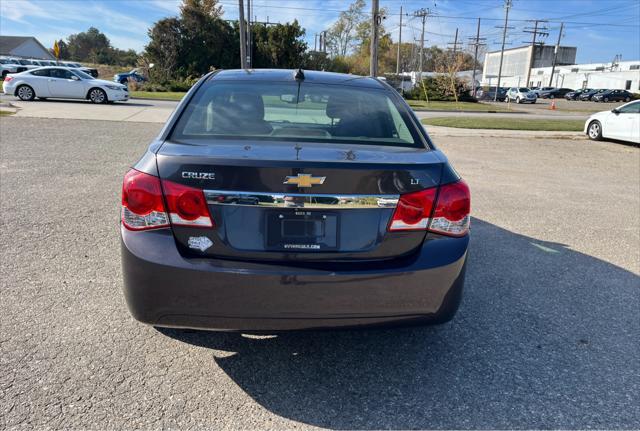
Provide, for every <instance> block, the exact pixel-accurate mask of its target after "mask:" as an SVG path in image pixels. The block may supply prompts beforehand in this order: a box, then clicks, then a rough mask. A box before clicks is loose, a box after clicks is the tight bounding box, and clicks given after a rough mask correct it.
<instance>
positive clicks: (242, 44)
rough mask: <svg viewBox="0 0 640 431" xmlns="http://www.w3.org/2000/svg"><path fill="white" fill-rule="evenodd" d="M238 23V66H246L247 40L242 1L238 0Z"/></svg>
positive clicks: (243, 67) (242, 67)
mask: <svg viewBox="0 0 640 431" xmlns="http://www.w3.org/2000/svg"><path fill="white" fill-rule="evenodd" d="M238 23H239V25H240V68H241V69H246V68H247V41H246V39H245V37H246V35H247V34H246V30H245V28H244V3H243V1H242V0H238Z"/></svg>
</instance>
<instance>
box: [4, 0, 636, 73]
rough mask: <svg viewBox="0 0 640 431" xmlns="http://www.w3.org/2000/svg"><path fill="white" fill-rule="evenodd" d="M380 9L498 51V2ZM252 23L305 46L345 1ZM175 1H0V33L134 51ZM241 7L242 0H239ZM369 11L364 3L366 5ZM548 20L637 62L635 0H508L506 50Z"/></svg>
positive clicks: (596, 51)
mask: <svg viewBox="0 0 640 431" xmlns="http://www.w3.org/2000/svg"><path fill="white" fill-rule="evenodd" d="M379 1H380V7H381V8H385V9H386V11H387V15H386V18H385V20H384V25H385V27H386V29H387V31H389V32H390V33H391V36H392V39H394V41H395V40H397V38H398V35H399V29H400V25H399V20H400V7H402V8H403V13H404V14H405V15H404V17H403V26H402V40H403V41H411V40H412V39H415V40H417V41H419V39H420V32H421V26H422V23H421V20H420V18H417V17H414V16H413V12H414V11H416V10H418V9H420V8H428V9H429V11H430V15H429V17H428V18H427V20H426V30H425V46H432V45H437V46H440V47H446V46H447V44H448V43H450V42H453V40H454V35H455V32H456V28H457V29H458V33H459V41H461V42H463V44H467V43H468V42H469V38H470V37H473V36H475V34H476V25H477V18H481V29H480V37H484V38H486V41H485V42H486V43H487V47H488V49H489V50H498V49H500V44H501V37H502V35H501V29H499V28H496V26H500V25H502V24H503V22H504V15H505V10H504V1H505V0H422V1H408V0H379ZM253 3H254V5H253V15H254V16H255V17H257V20H258V21H267V20H269V22H280V23H284V22H289V21H292V20H294V19H297V20H298V22H300V24H301V25H302V26H303V27H304V28H305V29H306V37H305V38H306V40H307V42H308V44H309V46H310V47H311V48H313V45H314V35H315V34H317V33H319V32H321V31H323V30H326V29H328V28H329V27H330V26H331V24H332V23H333V22H334V21H335V20H336V18H337V17H338V15H339V13H340V11H341V10H344V9H346V8H347V7H348V5H349V3H350V1H349V0H344V1H343V0H254V2H253ZM179 4H180V0H0V35H11V36H35V37H36V38H38V39H39V40H40V42H42V43H43V45H45V46H46V47H50V46H52V45H53V41H54V40H55V39H61V38H62V39H65V38H66V37H67V36H69V35H70V34H73V33H78V32H80V31H85V30H87V29H88V28H89V27H90V26H94V27H97V28H98V29H99V30H100V31H102V32H103V33H105V34H106V35H107V36H108V37H109V39H110V40H111V43H112V45H113V46H115V47H117V48H122V49H130V48H132V49H135V50H136V51H141V50H143V49H144V46H145V44H146V43H147V42H148V37H147V29H148V28H149V27H150V26H152V25H153V23H154V22H156V21H158V20H159V19H162V18H164V17H167V16H175V15H177V14H178V8H179ZM220 4H221V5H222V6H223V10H224V18H225V19H236V18H237V16H238V13H237V12H238V2H237V1H235V0H221V1H220ZM245 4H246V0H245ZM366 10H367V13H369V12H370V3H368V6H367V8H366ZM535 19H547V20H549V22H547V23H545V24H541V25H544V26H546V27H547V28H548V33H549V36H548V37H546V38H545V39H543V40H544V41H545V42H546V43H547V44H555V43H556V41H557V38H558V33H559V29H560V23H561V22H564V23H565V31H564V32H563V36H562V42H561V44H562V45H566V46H576V47H577V48H578V53H577V58H576V60H577V62H578V63H592V62H593V63H599V62H610V61H612V60H613V58H614V56H615V55H617V54H620V55H622V60H640V0H512V8H511V9H510V11H509V27H513V28H512V29H509V32H508V35H507V43H508V45H507V47H517V46H521V45H524V44H525V43H524V42H526V41H529V40H530V39H531V35H530V34H527V33H525V32H524V31H523V30H525V28H527V27H530V26H531V25H532V22H528V21H527V20H535Z"/></svg>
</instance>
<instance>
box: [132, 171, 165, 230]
mask: <svg viewBox="0 0 640 431" xmlns="http://www.w3.org/2000/svg"><path fill="white" fill-rule="evenodd" d="M122 224H123V225H124V227H126V228H127V229H130V230H147V229H158V228H162V227H167V226H169V217H168V216H167V213H166V211H165V208H164V202H163V200H162V188H161V186H160V179H159V178H158V177H154V176H153V175H149V174H145V173H144V172H140V171H137V170H135V169H131V170H130V171H129V172H127V174H126V175H125V176H124V181H123V183H122Z"/></svg>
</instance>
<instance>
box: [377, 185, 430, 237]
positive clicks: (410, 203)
mask: <svg viewBox="0 0 640 431" xmlns="http://www.w3.org/2000/svg"><path fill="white" fill-rule="evenodd" d="M437 190H438V189H437V188H432V189H426V190H420V191H419V192H413V193H407V194H404V195H401V196H400V199H399V200H398V204H397V205H396V210H395V212H394V213H393V217H392V218H391V223H390V224H389V230H391V231H398V230H424V229H426V228H427V227H428V226H429V217H431V210H432V209H433V202H434V201H435V199H436V191H437Z"/></svg>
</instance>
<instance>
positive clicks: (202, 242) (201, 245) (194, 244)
mask: <svg viewBox="0 0 640 431" xmlns="http://www.w3.org/2000/svg"><path fill="white" fill-rule="evenodd" d="M212 245H213V241H211V240H210V239H209V238H207V237H206V236H190V237H189V248H193V249H195V250H200V251H205V250H206V249H208V248H209V247H211V246H212Z"/></svg>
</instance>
